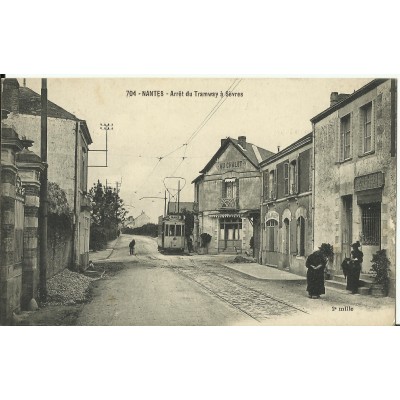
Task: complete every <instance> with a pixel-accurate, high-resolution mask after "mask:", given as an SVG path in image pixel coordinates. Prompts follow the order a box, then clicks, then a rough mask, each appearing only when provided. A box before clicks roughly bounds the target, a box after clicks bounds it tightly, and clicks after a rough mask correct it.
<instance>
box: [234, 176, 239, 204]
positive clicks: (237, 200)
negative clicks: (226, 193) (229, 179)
mask: <svg viewBox="0 0 400 400" xmlns="http://www.w3.org/2000/svg"><path fill="white" fill-rule="evenodd" d="M235 183H236V206H237V207H239V178H237V179H236V182H235Z"/></svg>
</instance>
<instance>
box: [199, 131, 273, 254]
mask: <svg viewBox="0 0 400 400" xmlns="http://www.w3.org/2000/svg"><path fill="white" fill-rule="evenodd" d="M272 154H273V153H272V152H270V151H268V150H265V149H263V148H261V147H258V146H256V145H254V144H251V143H248V142H247V141H246V137H245V136H239V138H238V139H237V140H236V139H232V138H226V139H222V140H221V146H220V148H219V149H218V151H217V152H216V153H215V154H214V156H213V157H212V158H211V160H210V161H209V162H208V163H207V165H206V166H205V167H204V168H203V170H202V171H200V174H201V175H199V176H198V177H197V178H196V179H195V180H194V181H193V182H192V183H193V184H194V200H195V203H196V208H197V209H198V218H196V219H195V228H194V242H195V246H197V248H200V247H201V245H202V243H201V235H202V234H203V233H207V234H208V235H210V236H211V242H210V243H208V244H207V246H206V249H207V250H206V251H207V252H208V253H210V254H217V253H241V252H247V253H248V254H253V250H255V252H256V254H258V250H256V249H252V248H251V246H250V241H251V238H252V237H253V236H254V237H253V241H254V243H259V241H258V234H259V221H260V196H261V175H260V171H259V167H258V164H259V163H260V162H261V161H263V160H264V159H266V158H267V157H269V156H271V155H272Z"/></svg>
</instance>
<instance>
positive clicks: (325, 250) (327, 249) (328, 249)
mask: <svg viewBox="0 0 400 400" xmlns="http://www.w3.org/2000/svg"><path fill="white" fill-rule="evenodd" d="M318 249H319V251H320V252H321V253H322V254H323V255H324V256H325V257H327V258H328V263H327V265H326V269H325V279H330V278H331V268H329V266H330V265H332V263H333V257H334V253H333V246H332V245H331V244H329V243H322V244H321V246H319V248H318Z"/></svg>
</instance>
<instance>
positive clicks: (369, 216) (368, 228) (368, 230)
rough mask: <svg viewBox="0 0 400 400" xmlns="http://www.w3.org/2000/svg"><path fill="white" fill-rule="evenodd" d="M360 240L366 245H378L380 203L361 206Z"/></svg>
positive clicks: (379, 235)
mask: <svg viewBox="0 0 400 400" xmlns="http://www.w3.org/2000/svg"><path fill="white" fill-rule="evenodd" d="M361 228H362V233H361V235H362V242H363V245H366V246H380V242H381V203H371V204H364V205H362V206H361Z"/></svg>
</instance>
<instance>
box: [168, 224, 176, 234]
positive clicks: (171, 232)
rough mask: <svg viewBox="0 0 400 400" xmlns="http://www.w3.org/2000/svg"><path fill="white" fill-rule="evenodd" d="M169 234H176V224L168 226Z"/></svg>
mask: <svg viewBox="0 0 400 400" xmlns="http://www.w3.org/2000/svg"><path fill="white" fill-rule="evenodd" d="M168 236H175V225H169V226H168Z"/></svg>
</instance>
